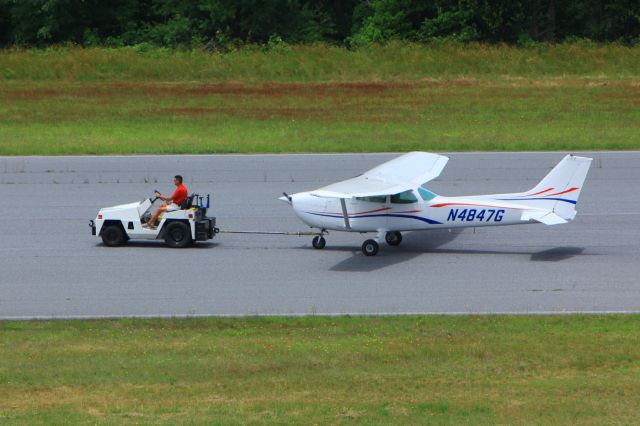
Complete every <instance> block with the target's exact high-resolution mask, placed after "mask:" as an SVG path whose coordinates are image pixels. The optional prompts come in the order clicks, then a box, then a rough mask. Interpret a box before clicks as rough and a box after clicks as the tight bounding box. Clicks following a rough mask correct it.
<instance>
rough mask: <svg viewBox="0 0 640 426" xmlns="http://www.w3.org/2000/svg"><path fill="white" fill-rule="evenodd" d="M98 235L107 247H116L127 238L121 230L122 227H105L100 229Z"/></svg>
mask: <svg viewBox="0 0 640 426" xmlns="http://www.w3.org/2000/svg"><path fill="white" fill-rule="evenodd" d="M100 234H101V236H102V242H103V243H104V245H106V246H109V247H116V246H119V245H122V244H124V243H125V241H127V237H126V235H125V234H124V231H123V230H122V225H115V224H114V225H107V226H105V227H104V228H103V229H102V232H101V233H100Z"/></svg>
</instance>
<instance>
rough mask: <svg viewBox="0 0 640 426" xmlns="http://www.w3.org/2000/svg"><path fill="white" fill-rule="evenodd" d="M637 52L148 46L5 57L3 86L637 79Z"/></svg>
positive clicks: (591, 47)
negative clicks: (14, 82)
mask: <svg viewBox="0 0 640 426" xmlns="http://www.w3.org/2000/svg"><path fill="white" fill-rule="evenodd" d="M639 70H640V45H638V46H624V45H619V44H588V43H566V44H557V45H548V44H539V45H536V46H533V47H528V48H522V47H513V46H506V45H488V44H478V43H471V44H454V43H443V44H430V45H422V44H410V43H400V42H397V43H391V44H388V45H384V46H378V45H372V46H368V47H363V48H360V49H357V50H347V49H345V48H340V47H332V46H328V45H323V44H318V45H311V46H286V47H278V48H275V49H266V48H264V47H260V46H246V47H243V48H241V49H237V50H233V51H231V52H228V53H207V52H202V51H198V50H194V51H181V50H170V49H163V48H152V47H147V46H138V47H125V48H114V49H109V48H84V49H82V48H69V47H52V48H48V49H31V50H29V49H27V50H24V49H6V50H4V51H0V81H1V80H5V81H11V80H29V81H77V82H80V81H92V82H98V81H101V82H102V81H159V82H166V81H176V82H178V81H180V82H190V81H205V82H240V83H244V84H255V83H270V82H278V83H318V82H325V83H326V82H362V81H367V82H377V81H416V80H420V79H423V78H436V79H457V78H461V77H471V78H483V79H487V78H490V79H500V78H503V77H505V76H519V77H529V78H540V77H591V78H593V77H605V78H614V79H620V78H637V77H638V75H639V72H640V71H639Z"/></svg>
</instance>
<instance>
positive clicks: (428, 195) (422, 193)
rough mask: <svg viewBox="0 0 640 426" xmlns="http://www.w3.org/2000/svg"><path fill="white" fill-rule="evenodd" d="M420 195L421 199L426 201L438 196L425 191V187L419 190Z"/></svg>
mask: <svg viewBox="0 0 640 426" xmlns="http://www.w3.org/2000/svg"><path fill="white" fill-rule="evenodd" d="M418 193H419V194H420V197H421V198H422V199H423V200H425V201H431V200H433V199H434V198H436V197H437V195H436V194H434V193H433V192H431V191H429V190H428V189H424V188H423V187H420V188H418Z"/></svg>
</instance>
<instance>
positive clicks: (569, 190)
mask: <svg viewBox="0 0 640 426" xmlns="http://www.w3.org/2000/svg"><path fill="white" fill-rule="evenodd" d="M577 189H578V188H576V187H573V188H569V189H567V190H566V191H562V192H556V193H555V194H547V195H545V197H551V196H552V195H561V194H567V193H569V192H573V191H575V190H577Z"/></svg>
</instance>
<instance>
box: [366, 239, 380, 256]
mask: <svg viewBox="0 0 640 426" xmlns="http://www.w3.org/2000/svg"><path fill="white" fill-rule="evenodd" d="M379 249H380V247H379V246H378V243H376V241H375V240H367V241H365V242H364V243H362V253H363V254H364V255H365V256H375V255H376V254H378V250H379Z"/></svg>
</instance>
